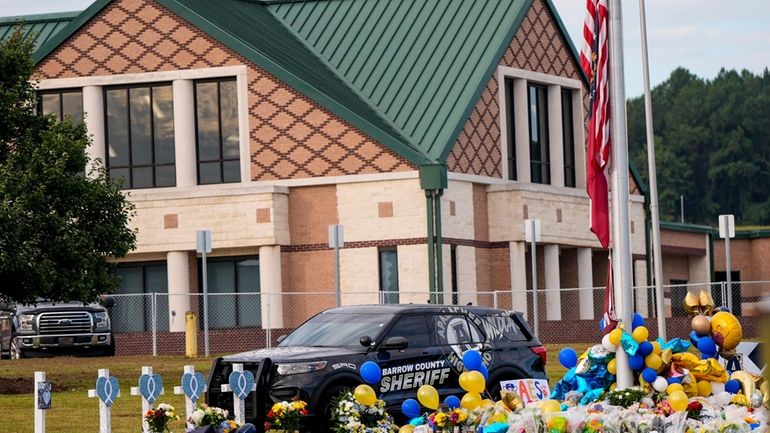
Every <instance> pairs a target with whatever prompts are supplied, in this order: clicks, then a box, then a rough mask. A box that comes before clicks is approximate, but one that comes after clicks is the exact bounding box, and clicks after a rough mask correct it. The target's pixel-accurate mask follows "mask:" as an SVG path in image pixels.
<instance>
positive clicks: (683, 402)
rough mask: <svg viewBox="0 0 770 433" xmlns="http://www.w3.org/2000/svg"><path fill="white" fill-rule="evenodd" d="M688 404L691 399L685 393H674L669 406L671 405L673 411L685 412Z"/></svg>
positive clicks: (669, 397)
mask: <svg viewBox="0 0 770 433" xmlns="http://www.w3.org/2000/svg"><path fill="white" fill-rule="evenodd" d="M688 403H689V399H688V398H687V394H685V393H684V391H674V392H673V393H672V394H670V395H669V396H668V404H670V405H671V409H674V410H675V411H677V412H684V411H685V410H687V404H688Z"/></svg>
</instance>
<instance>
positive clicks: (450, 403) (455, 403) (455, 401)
mask: <svg viewBox="0 0 770 433" xmlns="http://www.w3.org/2000/svg"><path fill="white" fill-rule="evenodd" d="M444 404H445V405H447V407H448V408H449V409H457V408H458V407H460V399H459V398H457V397H456V396H454V395H450V396H448V397H447V398H445V399H444Z"/></svg>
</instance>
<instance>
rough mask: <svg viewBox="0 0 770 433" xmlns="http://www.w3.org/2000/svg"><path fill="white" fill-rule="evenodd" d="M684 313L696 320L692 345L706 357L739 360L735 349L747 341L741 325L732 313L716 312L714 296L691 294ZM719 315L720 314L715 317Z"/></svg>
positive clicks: (685, 300) (702, 292) (693, 324)
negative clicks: (742, 340)
mask: <svg viewBox="0 0 770 433" xmlns="http://www.w3.org/2000/svg"><path fill="white" fill-rule="evenodd" d="M684 310H685V312H686V313H687V314H688V315H689V316H690V317H692V322H691V326H692V332H690V341H691V342H692V344H693V346H695V347H697V348H698V351H700V353H701V355H702V357H703V358H704V359H705V358H716V357H717V353H718V354H719V356H721V357H722V358H725V359H731V358H733V357H734V356H735V348H736V347H738V343H740V342H741V339H742V338H743V330H742V328H741V323H740V322H739V321H738V318H736V317H735V316H734V315H732V314H731V313H730V312H728V311H719V310H720V309H719V308H718V309H717V310H714V300H713V299H712V298H711V295H710V294H709V293H708V292H707V291H705V290H701V292H700V295H698V296H697V297H696V296H695V294H694V293H692V292H688V293H687V296H686V297H685V299H684ZM714 311H716V313H714V314H713V316H712V313H713V312H714Z"/></svg>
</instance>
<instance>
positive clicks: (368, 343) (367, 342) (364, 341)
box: [358, 335, 373, 349]
mask: <svg viewBox="0 0 770 433" xmlns="http://www.w3.org/2000/svg"><path fill="white" fill-rule="evenodd" d="M358 342H359V343H360V344H361V345H362V346H364V347H366V348H367V349H368V348H370V347H372V343H373V341H372V337H370V336H368V335H364V336H363V337H361V338H359V339H358Z"/></svg>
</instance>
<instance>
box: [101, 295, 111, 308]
mask: <svg viewBox="0 0 770 433" xmlns="http://www.w3.org/2000/svg"><path fill="white" fill-rule="evenodd" d="M99 303H100V304H101V305H102V307H104V308H112V307H114V306H115V298H113V297H112V296H107V295H103V296H102V297H101V298H100V299H99Z"/></svg>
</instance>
